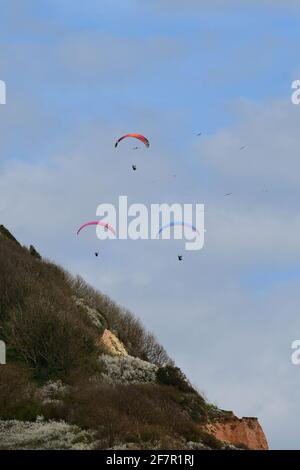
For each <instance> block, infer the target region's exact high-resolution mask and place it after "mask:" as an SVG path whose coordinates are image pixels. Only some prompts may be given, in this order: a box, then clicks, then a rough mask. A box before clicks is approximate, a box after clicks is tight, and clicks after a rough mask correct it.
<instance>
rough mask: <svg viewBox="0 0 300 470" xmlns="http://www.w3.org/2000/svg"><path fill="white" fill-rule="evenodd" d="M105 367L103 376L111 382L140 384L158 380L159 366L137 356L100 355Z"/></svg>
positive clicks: (106, 380)
mask: <svg viewBox="0 0 300 470" xmlns="http://www.w3.org/2000/svg"><path fill="white" fill-rule="evenodd" d="M100 361H101V364H102V367H103V373H102V377H103V379H104V381H105V382H107V383H111V384H125V385H126V384H138V383H149V382H150V383H151V382H155V381H156V372H157V369H158V367H157V366H156V365H154V364H150V362H147V361H142V360H141V359H139V358H137V357H132V356H125V357H113V356H109V355H107V354H103V355H102V356H100Z"/></svg>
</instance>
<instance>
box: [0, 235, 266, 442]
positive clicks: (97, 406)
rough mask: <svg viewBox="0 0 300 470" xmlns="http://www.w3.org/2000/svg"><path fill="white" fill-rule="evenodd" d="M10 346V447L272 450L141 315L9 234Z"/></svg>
mask: <svg viewBox="0 0 300 470" xmlns="http://www.w3.org/2000/svg"><path fill="white" fill-rule="evenodd" d="M0 340H2V341H4V342H5V344H6V350H7V358H6V359H7V360H6V364H5V365H1V366H0V448H1V449H47V448H49V445H50V444H49V439H51V443H52V444H51V446H53V447H51V446H50V447H51V448H57V449H73V448H82V449H83V448H85V449H112V448H121V449H198V450H200V449H207V450H210V449H220V450H221V449H232V448H233V449H239V448H246V447H247V448H249V449H267V447H268V446H267V441H266V438H265V436H264V434H263V431H262V429H261V427H260V425H259V423H258V421H257V420H256V419H255V418H242V419H239V418H236V417H235V416H234V415H233V413H230V412H226V411H223V410H220V409H219V408H217V407H215V406H213V405H212V404H210V403H209V402H208V401H207V400H206V399H205V398H204V397H203V396H202V395H201V394H200V393H199V392H198V391H197V390H196V389H195V388H194V387H193V386H192V385H191V383H190V382H189V380H188V379H187V378H186V376H185V375H184V373H183V372H182V371H181V370H180V369H179V368H178V367H176V365H175V364H174V361H173V360H172V359H171V358H170V357H169V356H168V354H167V352H166V351H165V349H164V348H163V346H162V345H160V344H159V343H158V342H157V340H156V339H155V337H154V336H153V335H152V334H150V333H148V332H147V331H146V330H145V328H144V327H143V325H142V324H141V322H140V321H139V320H138V319H137V318H136V317H135V316H134V315H133V314H132V313H130V312H129V311H127V310H125V309H124V308H121V307H119V306H118V305H117V304H115V303H114V302H113V301H112V300H111V299H109V298H108V297H107V296H105V295H103V294H102V293H100V292H99V291H97V290H95V289H93V288H92V287H91V286H89V285H87V284H86V283H85V281H84V280H83V279H81V278H80V277H73V276H72V275H71V274H69V273H67V272H66V271H65V270H64V269H62V268H61V267H59V266H57V265H56V264H54V263H51V262H49V261H46V260H44V259H43V258H42V257H41V255H40V254H39V253H38V252H37V251H36V249H35V248H34V247H33V246H31V248H30V249H27V248H25V247H22V246H21V244H20V243H19V242H18V241H17V240H16V239H15V238H14V237H13V235H11V234H10V232H9V231H8V230H7V229H6V228H5V227H3V226H0ZM8 429H10V430H11V432H8ZM76 435H78V436H79V437H80V442H78V441H77V438H76ZM43 436H44V438H43ZM1 443H2V444H1Z"/></svg>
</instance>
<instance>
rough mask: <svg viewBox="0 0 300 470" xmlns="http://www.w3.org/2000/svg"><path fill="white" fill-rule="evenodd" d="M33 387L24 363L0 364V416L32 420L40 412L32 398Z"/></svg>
mask: <svg viewBox="0 0 300 470" xmlns="http://www.w3.org/2000/svg"><path fill="white" fill-rule="evenodd" d="M34 391H35V387H34V385H33V384H32V383H31V374H30V371H29V370H28V369H27V368H26V367H25V366H24V365H17V364H6V365H5V366H0V417H1V418H2V419H12V418H15V419H21V420H23V419H26V420H33V419H35V418H36V416H37V415H38V414H39V412H40V407H39V404H38V402H37V401H36V400H35V399H34Z"/></svg>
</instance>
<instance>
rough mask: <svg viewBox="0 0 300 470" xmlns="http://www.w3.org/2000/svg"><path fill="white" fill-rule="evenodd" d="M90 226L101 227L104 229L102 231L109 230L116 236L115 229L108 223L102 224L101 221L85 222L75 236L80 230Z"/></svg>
mask: <svg viewBox="0 0 300 470" xmlns="http://www.w3.org/2000/svg"><path fill="white" fill-rule="evenodd" d="M90 225H101V226H102V227H104V229H106V230H110V231H111V232H112V233H113V234H114V235H116V232H115V229H114V228H113V227H112V226H111V225H109V224H108V223H106V222H102V221H101V220H92V221H91V222H86V223H85V224H82V225H81V226H80V227H79V229H78V230H77V235H79V233H80V232H81V230H82V229H84V228H85V227H89V226H90Z"/></svg>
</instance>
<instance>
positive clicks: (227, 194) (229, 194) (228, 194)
mask: <svg viewBox="0 0 300 470" xmlns="http://www.w3.org/2000/svg"><path fill="white" fill-rule="evenodd" d="M231 194H232V193H226V194H224V196H231Z"/></svg>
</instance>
